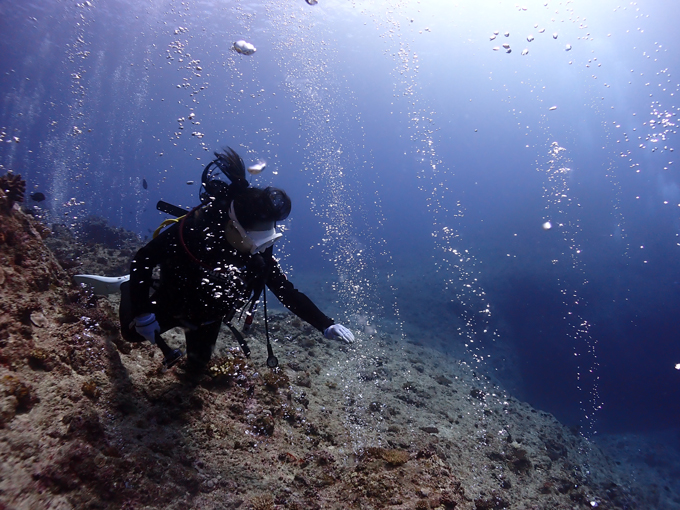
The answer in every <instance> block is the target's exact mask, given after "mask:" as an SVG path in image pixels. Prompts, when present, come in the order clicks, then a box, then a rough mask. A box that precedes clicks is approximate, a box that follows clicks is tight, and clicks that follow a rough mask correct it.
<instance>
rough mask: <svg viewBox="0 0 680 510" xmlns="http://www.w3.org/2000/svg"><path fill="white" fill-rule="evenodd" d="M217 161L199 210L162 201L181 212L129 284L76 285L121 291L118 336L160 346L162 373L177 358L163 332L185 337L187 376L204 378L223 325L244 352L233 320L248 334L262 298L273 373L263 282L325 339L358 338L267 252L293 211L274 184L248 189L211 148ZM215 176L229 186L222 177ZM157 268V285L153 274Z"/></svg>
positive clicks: (238, 168) (123, 280)
mask: <svg viewBox="0 0 680 510" xmlns="http://www.w3.org/2000/svg"><path fill="white" fill-rule="evenodd" d="M215 157H216V159H214V160H213V161H211V162H210V163H209V164H208V165H207V166H206V167H205V170H204V171H203V175H202V187H201V192H200V195H199V196H200V199H201V204H200V205H199V206H197V207H196V208H194V209H193V210H191V211H190V212H187V211H186V210H184V209H180V208H178V207H176V206H172V205H170V204H166V203H165V202H159V204H158V208H159V209H160V210H163V211H165V212H170V213H174V214H175V215H176V216H180V215H181V214H183V215H184V216H182V217H180V218H178V219H175V220H168V221H171V222H173V224H172V225H171V226H170V227H169V228H166V229H165V230H164V231H162V232H160V234H157V235H156V234H154V238H153V240H152V241H150V242H149V243H148V244H147V245H146V246H144V247H142V248H141V249H140V250H139V251H138V252H137V254H136V255H135V257H134V259H133V260H132V262H131V266H130V275H129V281H128V278H127V277H120V278H104V277H95V276H91V275H78V276H76V281H77V282H80V283H88V284H91V285H93V286H94V287H95V292H98V289H99V292H98V293H110V292H111V291H112V290H113V289H115V288H117V287H119V288H120V291H121V304H120V330H121V334H122V336H123V338H125V339H126V340H128V341H130V342H140V341H149V342H151V343H152V344H156V345H157V346H158V347H160V349H161V350H162V351H163V354H164V357H165V360H164V362H163V364H164V365H165V366H166V367H170V366H172V365H174V364H175V363H176V362H177V361H179V359H180V358H181V357H182V355H183V353H182V352H181V351H180V350H178V349H172V348H170V347H169V346H168V345H167V344H166V343H165V341H164V340H163V337H162V336H161V334H162V333H164V332H165V331H167V330H169V329H172V328H175V327H181V328H183V329H184V332H185V339H186V351H187V352H186V354H187V370H189V371H198V372H200V371H201V370H202V369H204V368H205V367H206V365H207V364H208V362H209V361H210V358H211V356H212V352H213V350H214V347H215V342H216V340H217V336H218V334H219V331H220V327H221V325H222V324H223V323H224V324H225V325H226V326H227V327H228V328H229V329H230V330H231V331H232V333H233V334H234V336H235V337H236V339H237V340H238V342H239V344H240V346H241V349H242V350H243V352H244V354H245V355H246V356H248V355H249V354H250V350H249V348H248V346H247V344H246V342H245V339H244V338H243V334H242V333H241V332H240V331H239V330H238V329H236V327H235V326H234V325H232V324H231V321H232V320H233V319H234V318H235V317H236V316H237V315H238V317H236V319H237V320H238V319H239V318H241V317H242V316H243V315H244V314H245V321H244V328H243V329H244V331H247V330H248V328H249V326H250V324H251V323H252V317H253V312H254V310H255V307H256V306H257V303H258V302H259V300H260V298H263V300H264V314H265V333H266V337H267V350H268V359H267V365H268V366H269V367H271V368H274V367H276V366H277V365H278V361H277V359H276V357H275V356H274V354H273V352H272V348H271V343H270V341H269V329H268V325H267V301H266V291H265V286H266V287H267V288H269V290H270V291H271V292H272V293H273V294H274V295H275V296H276V297H277V298H278V299H279V301H281V303H282V304H283V305H284V306H285V307H286V308H288V309H289V310H290V311H291V312H293V313H294V314H295V315H297V316H298V317H300V319H302V320H304V321H306V322H307V323H309V324H311V325H312V326H313V327H315V328H316V329H317V330H319V331H320V332H323V335H324V336H325V337H326V338H328V339H339V340H343V341H345V342H348V343H351V342H352V341H354V335H353V334H352V332H351V331H350V330H349V329H347V328H346V327H344V326H342V325H340V324H336V323H335V322H334V321H333V320H332V319H330V318H329V317H327V316H326V315H325V314H324V313H323V312H321V310H319V308H317V306H316V305H315V304H314V303H313V302H312V301H311V300H310V299H309V298H308V297H307V296H306V295H305V294H303V293H302V292H300V291H298V290H297V289H296V288H295V287H294V286H293V284H292V283H291V282H290V281H288V279H287V278H286V275H285V274H284V272H283V270H282V269H281V266H280V265H279V263H278V261H277V260H276V259H275V258H274V256H273V245H274V243H275V242H276V240H277V239H279V238H280V237H282V234H281V233H279V232H277V231H276V223H277V222H279V221H283V220H284V219H286V218H287V217H288V214H289V213H290V209H291V201H290V198H289V197H288V195H287V194H286V193H285V192H284V191H283V190H280V189H277V188H272V187H267V188H264V189H260V188H256V187H251V186H250V184H249V183H248V181H247V179H246V173H245V171H246V168H245V165H244V163H243V160H242V159H241V157H240V156H239V155H238V154H236V152H234V151H233V150H232V149H230V148H227V149H226V150H225V151H224V152H216V153H215ZM258 171H259V169H258ZM220 173H221V174H222V175H223V176H225V177H226V178H227V179H228V180H229V182H226V181H224V180H222V179H221V177H220V176H219V174H220ZM253 173H255V172H253ZM160 228H162V226H161V227H159V229H160ZM157 232H158V231H157ZM157 266H160V279H158V280H156V279H155V278H154V276H153V272H154V268H156V267H157Z"/></svg>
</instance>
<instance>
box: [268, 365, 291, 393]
mask: <svg viewBox="0 0 680 510" xmlns="http://www.w3.org/2000/svg"><path fill="white" fill-rule="evenodd" d="M262 380H263V381H264V384H265V386H266V387H267V388H269V389H271V390H274V391H276V390H277V389H278V388H285V387H287V386H290V379H289V378H288V376H287V375H286V374H285V373H284V372H283V371H282V370H281V369H279V368H275V369H274V370H271V371H269V372H266V373H265V374H264V375H263V376H262Z"/></svg>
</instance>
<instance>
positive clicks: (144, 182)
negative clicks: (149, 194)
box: [142, 179, 149, 189]
mask: <svg viewBox="0 0 680 510" xmlns="http://www.w3.org/2000/svg"><path fill="white" fill-rule="evenodd" d="M142 188H144V189H149V185H148V184H147V183H146V179H142Z"/></svg>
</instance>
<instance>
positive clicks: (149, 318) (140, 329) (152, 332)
mask: <svg viewBox="0 0 680 510" xmlns="http://www.w3.org/2000/svg"><path fill="white" fill-rule="evenodd" d="M132 326H134V327H135V331H137V333H138V334H140V335H142V336H143V337H144V338H146V339H147V340H148V341H149V342H151V343H152V344H155V343H156V333H157V332H158V333H160V332H161V327H160V326H159V325H158V321H157V320H156V316H155V315H154V314H152V313H145V314H143V315H138V316H137V317H135V320H133V321H132V324H130V327H132Z"/></svg>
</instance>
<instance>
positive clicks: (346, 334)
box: [323, 324, 354, 344]
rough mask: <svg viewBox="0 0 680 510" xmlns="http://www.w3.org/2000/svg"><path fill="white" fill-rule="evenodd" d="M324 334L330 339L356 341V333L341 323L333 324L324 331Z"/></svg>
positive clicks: (349, 342)
mask: <svg viewBox="0 0 680 510" xmlns="http://www.w3.org/2000/svg"><path fill="white" fill-rule="evenodd" d="M323 336H325V337H326V338H328V339H329V340H344V341H345V342H347V343H348V344H351V343H352V342H354V335H353V334H352V332H351V331H350V330H349V329H347V328H346V327H345V326H343V325H341V324H333V325H332V326H329V327H327V328H326V331H324V332H323Z"/></svg>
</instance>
